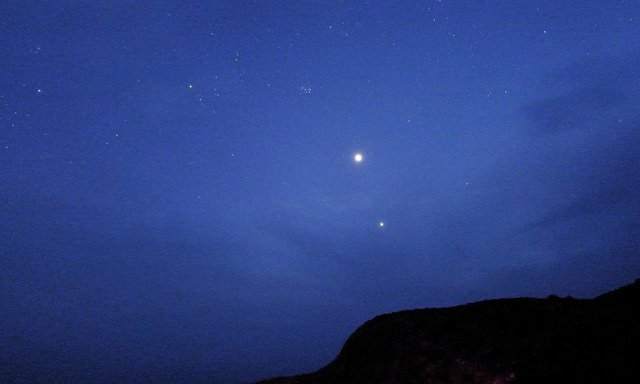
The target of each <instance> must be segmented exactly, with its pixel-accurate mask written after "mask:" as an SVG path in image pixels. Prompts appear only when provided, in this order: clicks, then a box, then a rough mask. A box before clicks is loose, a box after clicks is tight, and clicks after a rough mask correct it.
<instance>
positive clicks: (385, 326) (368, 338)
mask: <svg viewBox="0 0 640 384" xmlns="http://www.w3.org/2000/svg"><path fill="white" fill-rule="evenodd" d="M639 313H640V280H636V282H635V283H634V284H631V285H628V286H625V287H622V288H620V289H617V290H615V291H612V292H609V293H606V294H604V295H601V296H599V297H596V298H594V299H589V300H578V299H573V298H570V297H567V298H559V297H555V296H551V297H549V298H547V299H529V298H521V299H503V300H490V301H483V302H478V303H473V304H467V305H462V306H457V307H451V308H436V309H417V310H410V311H402V312H396V313H391V314H385V315H381V316H378V317H375V318H374V319H372V320H369V321H367V322H366V323H365V324H363V325H362V326H361V327H360V328H358V329H357V330H356V331H355V332H354V333H353V334H352V335H351V336H350V337H349V339H348V340H347V342H346V343H345V345H344V347H343V348H342V351H341V352H340V354H339V355H338V357H337V358H336V359H335V360H334V361H333V362H332V363H330V364H329V365H327V366H326V367H324V368H322V369H321V370H319V371H317V372H314V373H310V374H306V375H300V376H295V377H289V378H278V379H271V380H267V381H263V382H261V384H285V383H286V384H290V383H296V384H312V383H313V384H315V383H318V384H320V383H322V384H324V383H326V384H329V383H332V384H340V383H344V384H347V383H349V384H356V383H358V384H360V383H362V384H375V383H389V384H392V383H393V384H396V383H398V384H400V383H402V384H411V383H416V384H417V383H421V384H425V383H426V384H436V383H438V384H439V383H493V384H499V383H538V384H539V383H636V382H640V364H639V363H638V359H637V357H633V356H634V355H635V353H636V352H637V350H638V348H639V347H640V343H639V342H640V315H639Z"/></svg>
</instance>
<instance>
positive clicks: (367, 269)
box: [0, 0, 640, 383]
mask: <svg viewBox="0 0 640 384" xmlns="http://www.w3.org/2000/svg"><path fill="white" fill-rule="evenodd" d="M0 69H1V71H0V178H1V179H0V180H1V184H0V314H1V315H0V381H1V382H3V383H7V382H8V383H35V382H47V383H51V382H55V380H58V381H61V382H85V383H90V382H96V383H113V382H122V383H128V382H131V383H142V382H149V381H153V382H171V383H201V382H213V383H242V382H247V381H251V380H256V379H259V378H266V377H270V376H274V375H282V374H293V373H298V372H303V371H309V370H314V369H317V368H319V367H321V366H323V365H324V364H326V363H328V362H329V361H330V360H331V359H332V358H333V357H334V356H335V355H336V354H337V353H338V351H339V349H340V347H341V345H342V343H343V342H344V341H345V339H346V337H347V336H348V335H349V334H350V333H351V332H352V331H353V330H354V329H355V328H356V327H357V326H358V325H359V324H361V323H362V322H363V321H365V320H367V319H369V318H371V317H372V316H374V315H377V314H380V313H384V312H389V311H394V310H400V309H408V308H416V307H429V306H444V305H455V304H461V303H465V302H469V301H475V300H480V299H486V298H495V297H511V296H520V295H526V296H538V297H540V296H547V295H549V294H552V293H555V294H558V295H573V296H577V297H591V296H593V295H596V294H599V293H602V292H604V291H606V290H608V289H611V288H615V287H616V286H619V285H622V284H626V283H629V282H631V281H632V280H633V279H635V278H637V277H639V276H640V257H639V256H640V253H639V252H638V251H639V248H640V194H639V193H638V189H639V188H640V107H639V105H638V103H639V100H640V2H637V1H631V0H629V1H622V0H619V1H614V0H610V1H604V2H603V1H602V0H598V1H594V0H571V1H569V0H567V1H558V0H549V1H524V0H517V1H513V0H509V1H507V0H503V1H498V0H495V1H488V0H478V1H476V0H474V1H462V0H440V1H367V2H365V1H237V0H232V1H231V0H230V1H208V2H205V1H202V2H187V1H175V2H169V1H127V2H125V1H116V0H110V1H79V0H78V1H70V0H64V1H63V0H57V1H3V2H2V4H1V5H0ZM357 153H360V154H361V155H362V161H361V162H357V161H355V158H354V156H355V155H356V154H357ZM381 222H382V223H384V226H381V224H380V223H381Z"/></svg>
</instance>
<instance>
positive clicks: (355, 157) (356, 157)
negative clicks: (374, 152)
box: [353, 152, 364, 163]
mask: <svg viewBox="0 0 640 384" xmlns="http://www.w3.org/2000/svg"><path fill="white" fill-rule="evenodd" d="M362 160H364V156H363V155H362V153H360V152H356V153H355V154H354V155H353V161H355V162H356V163H362Z"/></svg>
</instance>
